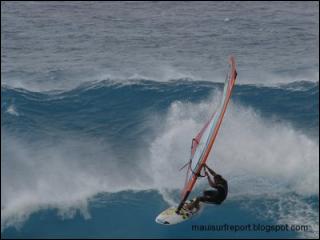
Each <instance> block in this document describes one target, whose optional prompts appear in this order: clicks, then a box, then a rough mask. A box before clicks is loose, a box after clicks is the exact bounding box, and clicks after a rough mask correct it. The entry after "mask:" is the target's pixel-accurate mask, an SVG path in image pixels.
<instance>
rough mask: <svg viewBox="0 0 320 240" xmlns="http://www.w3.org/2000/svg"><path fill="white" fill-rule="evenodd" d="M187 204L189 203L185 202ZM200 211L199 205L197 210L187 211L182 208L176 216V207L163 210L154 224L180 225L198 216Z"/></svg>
mask: <svg viewBox="0 0 320 240" xmlns="http://www.w3.org/2000/svg"><path fill="white" fill-rule="evenodd" d="M188 203H190V202H189V201H187V202H186V204H188ZM201 209H202V204H200V208H199V209H198V210H197V209H193V210H187V209H185V208H182V209H181V210H180V212H179V214H178V213H176V211H177V207H170V208H168V209H166V210H164V211H163V212H162V213H160V214H159V215H158V216H157V217H156V222H157V223H159V224H165V225H173V224H177V223H181V222H183V221H186V220H188V219H190V218H192V217H193V216H195V215H197V214H199V213H200V212H201Z"/></svg>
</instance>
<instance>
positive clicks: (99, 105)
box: [1, 79, 319, 236]
mask: <svg viewBox="0 0 320 240" xmlns="http://www.w3.org/2000/svg"><path fill="white" fill-rule="evenodd" d="M222 88H223V85H222V84H221V83H212V82H194V81H186V80H183V79H180V80H176V81H171V82H165V83H159V82H154V81H146V80H141V81H139V80H136V81H135V82H131V83H130V84H120V83H115V82H112V81H104V82H99V83H95V84H91V85H87V84H86V85H83V86H81V87H79V88H76V89H74V90H71V91H65V92H58V93H57V92H47V93H37V92H29V91H27V90H23V89H15V88H10V87H2V89H1V91H2V92H1V94H2V100H3V101H2V106H1V113H2V116H3V121H2V126H1V127H2V138H3V139H4V141H3V142H2V149H3V150H2V159H3V161H2V174H1V176H2V180H3V181H2V186H1V187H2V193H3V194H2V228H3V229H10V226H14V225H17V224H19V223H20V224H21V223H23V222H24V221H26V220H27V219H29V218H30V215H31V214H32V213H34V212H39V210H41V209H47V208H48V209H58V211H59V214H61V215H63V216H65V215H66V216H76V215H74V214H75V212H77V209H78V210H80V212H81V213H82V215H83V216H84V217H87V218H90V216H91V218H90V219H93V221H95V220H94V219H95V218H94V217H92V214H93V212H95V211H97V210H89V209H91V208H93V209H95V207H94V206H95V205H96V204H97V203H101V201H102V202H104V203H105V204H104V205H101V206H100V207H98V209H99V208H100V210H101V209H102V210H103V211H106V212H109V211H111V209H113V208H114V206H113V204H123V205H125V206H126V205H127V204H128V209H131V208H134V206H135V205H134V206H131V205H132V204H133V203H132V201H134V204H136V205H137V206H139V207H140V208H143V206H144V204H145V202H148V204H147V206H148V207H147V208H148V209H149V211H150V212H152V213H154V214H156V213H157V211H161V208H163V207H164V204H165V202H167V203H169V204H174V203H176V202H177V201H178V197H177V195H178V191H179V189H180V188H181V186H182V183H183V179H184V174H183V173H182V172H179V171H178V169H179V167H181V166H182V165H183V164H184V163H185V162H186V160H187V159H188V154H189V145H190V139H192V137H193V136H194V135H195V134H196V133H197V131H199V129H201V126H202V124H203V123H204V122H205V120H206V119H207V118H208V117H209V115H210V113H211V111H209V110H210V109H211V110H212V111H213V110H214V108H215V106H216V105H217V103H218V101H219V97H220V96H221V91H222ZM317 99H319V85H318V83H313V82H296V83H294V84H287V85H282V86H281V87H277V88H275V87H262V86H254V85H239V86H236V87H235V90H234V93H233V96H232V102H231V104H230V106H229V108H228V111H227V114H226V117H225V121H224V123H223V125H222V129H221V131H220V133H219V138H218V139H217V141H216V144H215V146H214V149H213V153H214V154H212V155H211V157H210V159H209V164H214V166H215V167H216V169H218V171H219V172H221V173H222V174H223V175H225V177H226V178H227V179H228V180H229V184H230V197H229V201H230V204H231V206H230V208H239V209H242V210H239V213H237V214H239V215H242V214H244V213H242V212H241V211H245V212H246V213H245V214H249V215H250V214H251V215H261V216H260V217H261V219H259V218H258V220H257V221H267V220H265V219H264V218H265V216H264V214H262V213H261V211H266V210H265V209H266V208H267V209H268V214H269V215H270V216H268V221H271V222H275V223H288V224H290V223H294V222H295V221H296V219H297V217H299V218H301V222H307V223H308V224H309V225H312V226H313V228H317V227H318V225H317V218H318V214H317V207H318V205H317V203H316V202H317V201H318V197H317V196H318V192H319V186H318V184H317V183H318V180H319V173H318V169H319V165H318V164H319V163H318V158H319V155H318V150H319V142H318V126H319V122H318V121H319V112H318V110H317V109H318V107H319V102H318V100H317ZM310 103H313V105H310ZM284 110H286V111H284ZM301 166H303V168H301ZM201 186H203V187H206V186H205V182H203V181H200V187H198V191H199V190H200V189H201V188H202V187H201ZM145 191H147V192H145ZM150 191H157V192H158V193H159V194H160V195H159V196H162V198H161V197H160V198H159V197H156V195H155V194H156V193H150ZM196 192H197V191H196ZM101 193H106V194H105V195H103V194H102V195H101ZM99 194H100V195H101V196H100V197H97V196H99ZM110 194H113V195H110ZM117 194H119V202H117V198H118V196H117ZM110 197H111V198H112V199H113V200H110V201H109V200H108V199H109V198H110ZM132 198H133V199H132ZM101 199H103V200H101ZM163 201H164V202H163ZM154 204H155V205H156V206H154ZM98 205H99V204H98ZM130 206H131V207H130ZM115 209H117V207H115ZM131 210H132V209H131ZM131 210H130V211H131ZM42 211H44V210H42ZM118 211H119V212H118V214H120V215H121V216H122V214H124V213H125V212H126V211H127V209H126V207H124V208H123V209H122V210H120V209H118ZM128 211H129V210H128ZM215 211H216V210H214V211H213V212H215ZM219 211H222V212H221V214H224V215H229V216H230V217H231V215H232V213H230V212H229V211H230V209H229V207H227V206H226V209H225V210H219ZM225 211H226V212H225ZM40 212H41V211H40ZM41 214H45V215H47V214H49V215H48V217H49V216H51V215H52V214H53V213H52V212H51V210H49V212H47V211H45V212H43V213H41ZM212 214H214V213H212ZM237 214H236V215H237ZM35 216H37V215H35ZM206 216H207V215H206ZM142 217H147V216H142ZM210 217H211V215H210V214H209V215H208V216H207V217H204V218H203V219H204V220H200V219H199V221H204V222H205V220H207V221H208V219H210ZM35 218H36V219H37V218H38V217H35ZM31 219H32V218H31ZM121 219H122V218H121ZM152 219H153V218H151V220H152ZM249 219H250V218H249ZM253 219H254V218H253ZM131 220H133V219H132V218H131ZM131 220H130V219H128V220H126V221H131ZM149 220H150V219H149ZM151 220H150V222H149V225H150V224H152V223H153V221H151ZM250 220H251V221H252V219H250ZM33 221H35V220H33ZM119 221H120V220H119ZM27 222H28V221H27ZM151 222H152V223H151ZM39 224H40V223H39ZM119 224H120V222H119ZM7 231H8V230H7ZM188 231H189V232H190V229H189V230H188ZM4 232H6V230H4ZM9 232H10V231H9ZM114 234H115V235H114V236H116V233H114ZM137 234H138V233H137ZM148 236H149V235H148Z"/></svg>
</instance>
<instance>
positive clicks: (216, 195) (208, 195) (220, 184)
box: [185, 164, 228, 210]
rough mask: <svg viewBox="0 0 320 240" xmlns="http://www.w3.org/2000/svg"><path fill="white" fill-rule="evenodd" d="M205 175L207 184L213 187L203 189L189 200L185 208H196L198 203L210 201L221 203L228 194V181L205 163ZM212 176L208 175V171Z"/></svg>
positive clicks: (198, 206)
mask: <svg viewBox="0 0 320 240" xmlns="http://www.w3.org/2000/svg"><path fill="white" fill-rule="evenodd" d="M204 170H205V175H206V176H207V178H208V182H209V185H210V186H211V187H212V188H214V189H210V190H205V191H203V195H202V196H199V197H197V198H195V199H194V200H192V201H191V203H189V204H187V206H186V207H185V208H187V209H189V210H193V209H194V208H196V209H197V210H198V209H199V208H200V205H199V203H200V202H204V203H211V204H221V203H222V202H223V201H224V200H225V199H226V198H227V195H228V182H227V180H225V179H224V178H223V177H222V176H221V175H219V174H217V173H216V172H215V171H213V170H212V169H211V168H209V167H208V166H207V165H206V164H204ZM208 172H209V173H210V174H211V176H212V177H213V180H212V178H211V177H210V175H209V173H208Z"/></svg>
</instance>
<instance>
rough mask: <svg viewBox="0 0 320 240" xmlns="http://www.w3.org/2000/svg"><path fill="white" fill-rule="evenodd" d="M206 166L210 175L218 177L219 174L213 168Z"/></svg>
mask: <svg viewBox="0 0 320 240" xmlns="http://www.w3.org/2000/svg"><path fill="white" fill-rule="evenodd" d="M204 166H205V167H206V169H207V170H208V171H209V173H210V174H211V175H212V176H216V175H217V173H216V172H215V171H213V170H212V169H211V168H209V167H208V165H207V164H205V165H204Z"/></svg>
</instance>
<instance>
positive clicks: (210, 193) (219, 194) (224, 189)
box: [200, 179, 228, 204]
mask: <svg viewBox="0 0 320 240" xmlns="http://www.w3.org/2000/svg"><path fill="white" fill-rule="evenodd" d="M215 183H216V186H215V187H214V188H215V189H214V190H205V191H203V196H202V197H200V200H201V201H202V202H205V203H213V204H221V203H222V202H223V201H224V200H225V199H226V197H227V195H228V182H227V181H226V180H225V179H220V180H219V181H216V182H215Z"/></svg>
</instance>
